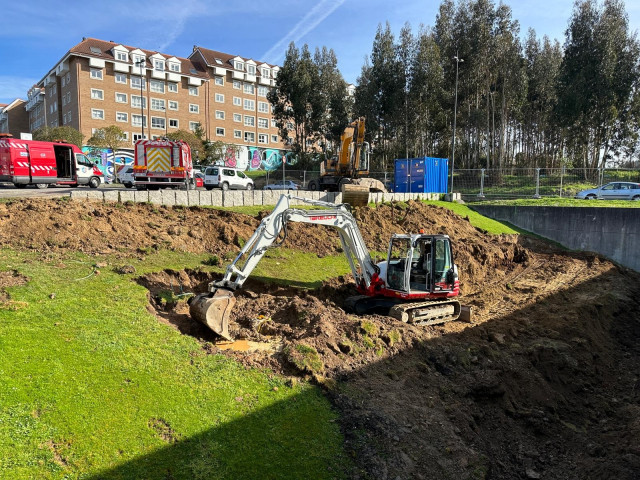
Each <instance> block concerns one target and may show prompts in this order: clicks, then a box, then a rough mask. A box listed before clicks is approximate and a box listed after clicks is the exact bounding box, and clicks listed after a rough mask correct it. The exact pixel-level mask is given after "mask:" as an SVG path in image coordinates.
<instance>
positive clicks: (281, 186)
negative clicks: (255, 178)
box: [264, 180, 300, 190]
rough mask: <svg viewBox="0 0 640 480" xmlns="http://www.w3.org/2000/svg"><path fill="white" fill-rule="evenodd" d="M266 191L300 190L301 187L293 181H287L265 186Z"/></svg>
mask: <svg viewBox="0 0 640 480" xmlns="http://www.w3.org/2000/svg"><path fill="white" fill-rule="evenodd" d="M264 189H265V190H300V185H299V184H297V183H295V182H294V181H292V180H285V181H284V183H282V182H276V183H270V184H269V185H265V187H264Z"/></svg>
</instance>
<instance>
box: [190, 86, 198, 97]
mask: <svg viewBox="0 0 640 480" xmlns="http://www.w3.org/2000/svg"><path fill="white" fill-rule="evenodd" d="M189 95H193V96H194V97H197V96H198V87H189Z"/></svg>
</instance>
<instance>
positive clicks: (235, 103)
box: [233, 97, 242, 107]
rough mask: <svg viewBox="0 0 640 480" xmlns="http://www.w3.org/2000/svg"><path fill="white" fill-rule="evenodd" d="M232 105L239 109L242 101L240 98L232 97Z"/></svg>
mask: <svg viewBox="0 0 640 480" xmlns="http://www.w3.org/2000/svg"><path fill="white" fill-rule="evenodd" d="M233 104H234V105H235V106H236V107H239V106H240V105H242V99H241V98H240V97H233Z"/></svg>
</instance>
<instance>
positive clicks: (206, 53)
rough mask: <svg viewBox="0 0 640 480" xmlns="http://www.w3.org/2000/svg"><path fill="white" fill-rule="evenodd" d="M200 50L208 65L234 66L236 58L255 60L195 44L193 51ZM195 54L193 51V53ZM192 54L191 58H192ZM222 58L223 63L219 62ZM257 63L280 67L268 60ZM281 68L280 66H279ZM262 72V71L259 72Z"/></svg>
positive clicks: (246, 60)
mask: <svg viewBox="0 0 640 480" xmlns="http://www.w3.org/2000/svg"><path fill="white" fill-rule="evenodd" d="M197 50H198V51H200V53H201V54H202V57H203V58H204V59H205V61H206V62H207V66H208V67H223V68H233V62H232V60H233V59H234V58H241V59H242V60H243V61H245V62H248V61H250V60H253V59H252V58H246V57H242V56H240V55H231V54H229V53H223V52H218V51H216V50H209V49H208V48H204V47H199V46H197V45H194V46H193V52H194V53H195V52H196V51H197ZM191 56H193V53H192V54H191ZM191 56H190V57H189V58H191ZM217 60H220V61H221V62H222V63H220V62H218V61H217ZM253 61H254V62H255V63H256V65H268V66H269V67H270V68H273V67H278V65H271V64H269V63H266V62H259V61H257V60H253ZM278 68H279V67H278ZM258 73H260V72H258Z"/></svg>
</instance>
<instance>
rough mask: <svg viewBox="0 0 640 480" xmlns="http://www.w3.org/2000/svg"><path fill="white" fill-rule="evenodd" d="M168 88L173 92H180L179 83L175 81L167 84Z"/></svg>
mask: <svg viewBox="0 0 640 480" xmlns="http://www.w3.org/2000/svg"><path fill="white" fill-rule="evenodd" d="M167 90H169V92H171V93H178V84H177V83H174V82H169V83H168V84H167Z"/></svg>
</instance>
